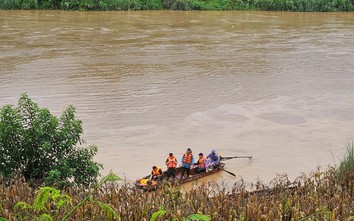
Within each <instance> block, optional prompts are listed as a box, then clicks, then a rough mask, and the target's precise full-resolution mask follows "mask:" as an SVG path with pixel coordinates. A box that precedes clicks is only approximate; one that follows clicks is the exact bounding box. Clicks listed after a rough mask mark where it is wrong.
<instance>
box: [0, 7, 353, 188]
mask: <svg viewBox="0 0 354 221" xmlns="http://www.w3.org/2000/svg"><path fill="white" fill-rule="evenodd" d="M0 27H1V32H0V52H1V53H0V65H1V69H0V80H1V82H2V84H1V88H0V105H3V104H8V103H10V104H15V103H16V101H17V100H18V98H19V96H20V94H21V93H22V92H27V93H28V94H29V96H30V97H31V98H33V99H34V100H35V101H36V102H38V103H39V105H40V106H42V107H48V108H49V109H50V110H51V111H52V113H53V114H56V115H59V114H60V113H61V112H62V111H63V110H64V109H65V108H66V107H67V106H68V105H69V104H73V105H74V106H75V107H76V108H77V114H78V116H79V118H80V119H82V120H83V123H84V129H85V135H84V136H85V139H86V141H87V143H88V144H96V145H98V146H99V154H98V156H97V160H99V161H100V162H102V163H103V164H104V165H105V171H104V173H106V172H107V171H109V170H110V169H112V170H113V171H114V172H116V173H118V174H119V175H120V176H126V177H127V178H128V179H136V178H138V177H141V176H143V175H145V174H148V173H149V172H150V169H151V166H152V165H155V164H157V165H160V166H162V165H163V163H164V161H165V158H166V157H167V154H168V153H169V152H174V154H175V155H176V156H178V160H179V161H180V159H179V158H181V157H182V154H183V153H184V151H185V150H186V148H187V147H191V148H192V149H193V151H194V153H195V155H197V154H198V153H199V152H204V153H208V152H210V151H211V149H212V148H216V149H217V151H218V152H220V153H222V154H223V155H224V156H234V155H253V158H254V159H253V160H251V161H249V160H247V159H235V160H230V161H228V162H227V165H226V168H227V169H228V170H230V171H232V172H234V173H236V174H238V176H239V177H240V176H242V177H243V178H244V179H245V180H247V181H252V180H255V179H261V180H264V181H268V180H270V179H272V178H273V177H275V175H276V173H287V174H289V176H290V177H295V176H297V175H299V174H300V173H301V172H308V171H311V170H313V169H315V167H316V166H317V165H321V166H323V167H325V166H327V165H328V164H329V163H331V164H334V163H338V162H339V158H340V157H342V155H343V154H344V152H345V149H346V142H347V141H350V140H351V139H353V130H354V105H353V99H352V98H353V95H354V87H353V85H354V71H353V70H354V63H353V60H354V48H353V47H352V45H353V44H354V38H353V37H352V36H354V14H353V13H284V12H281V13H275V12H175V11H142V12H63V11H0ZM218 179H220V180H222V179H223V180H226V181H233V180H234V177H232V176H230V175H229V174H227V173H224V172H220V173H218V174H217V175H215V177H213V180H218Z"/></svg>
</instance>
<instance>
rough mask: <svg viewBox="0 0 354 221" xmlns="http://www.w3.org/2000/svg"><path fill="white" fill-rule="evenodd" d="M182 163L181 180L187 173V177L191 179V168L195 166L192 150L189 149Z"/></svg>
mask: <svg viewBox="0 0 354 221" xmlns="http://www.w3.org/2000/svg"><path fill="white" fill-rule="evenodd" d="M181 162H182V171H181V178H183V176H184V174H185V173H187V177H189V173H190V169H191V166H192V165H193V164H194V157H193V153H192V150H191V148H188V149H187V151H186V153H185V154H183V156H182V159H181Z"/></svg>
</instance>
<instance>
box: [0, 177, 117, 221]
mask: <svg viewBox="0 0 354 221" xmlns="http://www.w3.org/2000/svg"><path fill="white" fill-rule="evenodd" d="M117 180H120V178H119V177H118V176H117V175H115V174H113V173H112V172H110V173H109V174H108V175H107V176H105V177H103V178H102V179H101V181H100V182H99V183H98V184H97V185H96V186H95V187H94V188H93V189H92V190H91V191H90V193H89V194H88V196H87V197H86V198H85V199H83V200H82V201H80V202H79V203H78V204H77V205H76V206H75V207H74V208H73V209H71V210H70V211H68V206H69V205H72V199H71V197H70V196H68V195H67V194H62V193H60V191H59V190H57V189H56V188H53V187H41V188H39V191H38V196H37V198H36V199H35V201H34V203H33V205H32V206H31V205H29V204H28V203H26V202H22V201H20V202H17V203H16V204H15V206H14V211H16V212H17V213H16V218H17V220H22V219H24V218H25V220H42V221H51V220H59V219H60V217H62V216H63V218H62V219H61V220H63V221H64V220H66V219H68V218H69V217H70V216H71V215H72V214H73V213H74V212H75V211H76V210H77V209H78V208H79V207H81V206H83V205H84V204H85V203H86V202H87V201H89V200H90V201H91V202H93V203H96V204H98V205H99V206H100V207H101V209H102V210H104V211H105V212H106V214H107V217H106V218H107V219H117V218H119V216H118V214H117V213H116V212H115V211H114V210H113V208H112V207H110V206H109V205H107V204H105V203H103V202H101V201H99V200H95V199H93V198H92V195H93V194H94V193H96V192H97V190H98V189H99V188H100V187H102V186H103V185H104V184H105V183H107V182H115V181H117ZM62 209H64V213H65V214H64V215H63V214H62V212H63V210H62ZM38 214H39V215H38ZM0 221H1V218H0Z"/></svg>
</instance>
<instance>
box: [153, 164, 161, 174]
mask: <svg viewBox="0 0 354 221" xmlns="http://www.w3.org/2000/svg"><path fill="white" fill-rule="evenodd" d="M160 170H161V168H160V167H158V166H156V170H152V171H151V174H152V175H155V176H158V175H161V173H160ZM161 171H162V170H161Z"/></svg>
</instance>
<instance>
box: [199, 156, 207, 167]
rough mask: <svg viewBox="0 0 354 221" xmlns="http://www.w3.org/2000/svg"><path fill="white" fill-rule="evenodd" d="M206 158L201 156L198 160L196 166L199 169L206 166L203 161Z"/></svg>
mask: <svg viewBox="0 0 354 221" xmlns="http://www.w3.org/2000/svg"><path fill="white" fill-rule="evenodd" d="M205 159H206V158H205V157H204V156H203V157H202V158H199V160H198V165H199V167H200V168H203V169H204V168H206V165H205V163H204V160H205Z"/></svg>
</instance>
